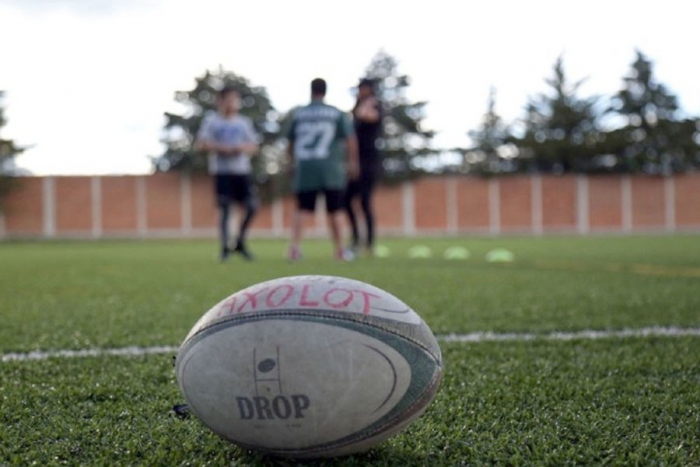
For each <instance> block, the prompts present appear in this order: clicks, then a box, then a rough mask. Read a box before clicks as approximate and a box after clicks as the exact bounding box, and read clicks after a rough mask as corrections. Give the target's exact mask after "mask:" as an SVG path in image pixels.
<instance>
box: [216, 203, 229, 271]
mask: <svg viewBox="0 0 700 467" xmlns="http://www.w3.org/2000/svg"><path fill="white" fill-rule="evenodd" d="M218 205H219V243H220V245H221V257H220V258H221V261H225V260H226V258H228V255H229V252H230V251H229V248H228V213H229V207H230V204H229V203H228V202H227V201H225V200H223V199H220V200H219V203H218Z"/></svg>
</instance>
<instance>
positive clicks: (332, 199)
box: [297, 190, 343, 214]
mask: <svg viewBox="0 0 700 467" xmlns="http://www.w3.org/2000/svg"><path fill="white" fill-rule="evenodd" d="M319 192H321V193H323V196H324V197H325V198H326V212H328V213H329V214H332V213H334V212H336V211H339V210H340V209H341V208H342V207H343V190H313V191H300V192H299V193H297V206H298V207H299V209H300V210H301V211H311V212H314V211H315V210H316V197H317V195H318V193H319Z"/></svg>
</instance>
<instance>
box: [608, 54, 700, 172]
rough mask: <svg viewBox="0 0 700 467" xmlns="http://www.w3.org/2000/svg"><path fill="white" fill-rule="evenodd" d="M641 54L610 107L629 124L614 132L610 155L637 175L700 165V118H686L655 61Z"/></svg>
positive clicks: (610, 144)
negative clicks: (659, 77) (658, 75)
mask: <svg viewBox="0 0 700 467" xmlns="http://www.w3.org/2000/svg"><path fill="white" fill-rule="evenodd" d="M636 54H637V56H636V59H635V61H634V62H633V63H632V65H631V68H630V71H629V73H628V75H627V76H625V77H624V78H623V79H624V86H623V88H622V89H621V90H620V91H619V92H618V93H617V94H616V95H615V97H614V98H613V103H612V106H611V107H610V109H609V113H612V114H613V115H615V116H617V117H620V120H621V121H622V122H623V125H622V126H621V127H620V128H618V129H616V130H613V131H611V132H610V133H609V134H608V138H607V139H608V141H607V142H606V146H607V147H608V149H609V152H611V153H612V154H614V155H615V156H616V157H617V158H618V160H619V163H620V164H621V165H623V166H624V167H625V168H626V169H627V170H629V171H632V172H647V173H665V174H667V173H670V172H673V171H684V170H686V169H688V168H690V167H697V166H698V163H699V162H700V159H699V157H700V146H699V145H698V140H699V139H698V137H699V136H700V133H698V132H699V131H700V128H699V126H698V123H699V121H698V119H693V118H681V116H680V108H679V105H678V99H677V97H676V96H675V95H673V94H672V93H671V92H670V91H669V90H668V89H667V88H666V86H664V85H663V84H660V83H658V82H657V81H656V79H655V77H654V74H653V64H652V62H651V61H650V60H649V59H648V58H647V57H646V56H645V55H644V54H643V53H642V52H640V51H637V52H636Z"/></svg>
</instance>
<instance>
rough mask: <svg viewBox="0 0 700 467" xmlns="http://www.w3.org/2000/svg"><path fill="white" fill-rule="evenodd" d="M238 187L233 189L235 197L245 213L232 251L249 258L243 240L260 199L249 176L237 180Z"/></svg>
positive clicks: (250, 257) (250, 256) (250, 255)
mask: <svg viewBox="0 0 700 467" xmlns="http://www.w3.org/2000/svg"><path fill="white" fill-rule="evenodd" d="M237 186H238V188H236V189H235V191H236V193H235V196H236V199H237V200H238V201H239V205H240V206H241V207H242V208H243V209H245V214H244V216H243V218H242V219H241V223H240V226H239V229H238V238H237V239H236V246H235V248H234V251H236V252H238V253H240V254H241V255H243V257H244V258H246V259H248V260H251V259H253V255H252V254H251V253H250V252H249V251H248V249H247V248H246V244H245V240H246V235H247V233H248V229H249V228H250V224H251V222H253V218H254V217H255V214H256V213H257V211H258V208H259V206H260V201H259V199H258V196H257V191H256V190H255V187H254V186H253V185H252V182H251V180H250V178H249V177H247V176H243V177H240V178H239V179H238V180H237Z"/></svg>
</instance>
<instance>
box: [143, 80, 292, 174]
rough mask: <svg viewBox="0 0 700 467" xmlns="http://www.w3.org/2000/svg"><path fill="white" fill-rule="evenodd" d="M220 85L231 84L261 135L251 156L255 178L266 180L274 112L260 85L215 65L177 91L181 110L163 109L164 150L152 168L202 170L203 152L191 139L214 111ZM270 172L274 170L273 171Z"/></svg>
mask: <svg viewBox="0 0 700 467" xmlns="http://www.w3.org/2000/svg"><path fill="white" fill-rule="evenodd" d="M224 86H232V87H234V88H236V89H237V90H238V91H239V92H240V94H241V104H242V108H241V110H240V113H241V114H242V115H245V116H247V117H249V118H250V119H251V120H252V121H253V124H254V125H255V129H256V130H257V131H258V133H260V135H261V136H262V144H261V151H260V156H261V157H255V158H254V159H253V161H254V164H253V165H254V168H255V173H256V175H258V176H259V178H261V179H263V180H262V181H263V182H264V181H265V180H266V174H267V168H268V165H270V164H271V163H273V162H274V160H275V158H276V157H277V155H276V152H277V151H275V150H274V141H275V140H276V137H277V131H278V115H277V112H276V111H275V109H274V107H273V106H272V103H271V102H270V98H269V97H268V95H267V91H266V90H265V88H264V87H257V86H253V85H251V84H250V82H249V81H248V80H247V79H246V78H244V77H242V76H240V75H237V74H235V73H233V72H231V71H227V70H224V69H223V68H222V67H219V69H218V70H216V71H215V72H211V71H206V72H205V73H204V75H203V76H201V77H199V78H196V79H195V87H194V88H193V89H191V90H189V91H177V92H176V93H175V100H176V101H177V102H179V103H180V104H182V105H183V106H184V107H185V111H184V112H183V113H181V114H176V113H170V112H166V113H165V118H166V123H165V127H164V137H163V140H162V141H163V143H164V144H165V146H166V149H165V152H164V153H163V154H162V155H161V156H159V157H156V158H154V159H153V163H154V166H155V168H156V170H160V171H168V170H187V171H193V172H202V171H205V170H206V166H207V158H206V155H205V154H203V153H201V152H197V151H195V150H194V149H193V143H194V139H195V137H196V135H197V132H198V131H199V127H200V125H201V123H202V120H203V119H204V116H205V115H206V114H207V113H208V112H213V111H216V97H217V92H218V91H219V89H221V88H222V87H224ZM273 172H274V171H273Z"/></svg>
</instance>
